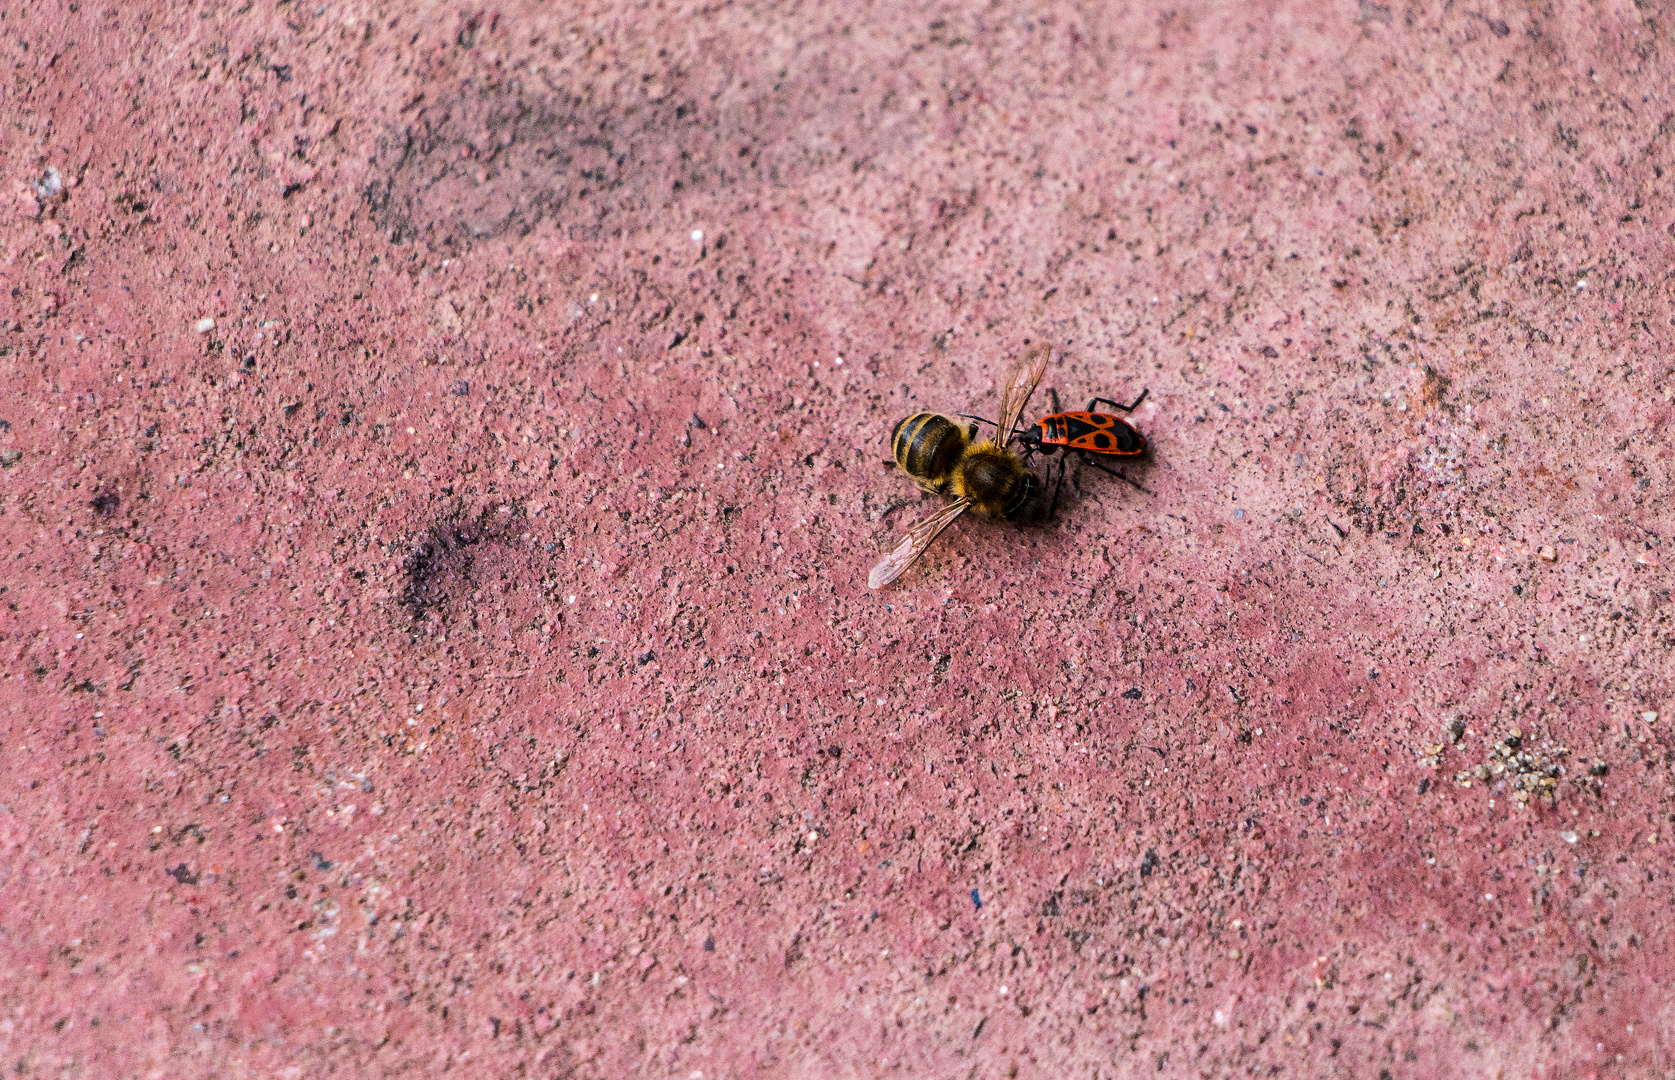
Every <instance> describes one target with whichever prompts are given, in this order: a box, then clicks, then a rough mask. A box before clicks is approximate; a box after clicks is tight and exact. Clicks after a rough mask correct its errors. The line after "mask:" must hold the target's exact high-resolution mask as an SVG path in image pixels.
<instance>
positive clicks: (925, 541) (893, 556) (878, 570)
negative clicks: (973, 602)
mask: <svg viewBox="0 0 1675 1080" xmlns="http://www.w3.org/2000/svg"><path fill="white" fill-rule="evenodd" d="M970 505H971V500H970V499H960V500H958V501H956V502H951V503H949V504H948V505H947V506H944V507H943V508H942V509H940V510H938V511H937V512H936V513H934V514H932V515H931V516H930V517H928V518H925V519H923V520H921V521H917V522H914V523H913V524H912V525H911V526H909V527H908V530H907V531H906V532H905V533H902V537H901V543H899V544H897V545H896V549H895V550H894V551H892V552H890V554H888V555H886V556H884V558H882V559H880V560H879V562H878V565H877V566H875V567H873V568H872V573H870V574H868V575H867V588H869V589H882V588H883V587H884V586H886V585H888V584H890V582H892V581H894V580H896V579H897V578H899V577H901V576H902V574H903V573H904V572H905V571H906V570H907V568H908V567H910V566H912V565H913V563H914V561H915V560H916V559H918V558H919V556H921V555H923V554H924V553H925V549H926V548H928V547H930V546H931V541H933V540H935V539H936V538H937V537H938V536H939V535H940V534H941V533H942V530H943V529H946V528H947V527H948V526H950V525H952V524H953V523H954V519H955V518H957V517H959V516H960V515H961V514H963V513H965V511H966V507H968V506H970Z"/></svg>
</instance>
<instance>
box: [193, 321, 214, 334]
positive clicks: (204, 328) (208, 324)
mask: <svg viewBox="0 0 1675 1080" xmlns="http://www.w3.org/2000/svg"><path fill="white" fill-rule="evenodd" d="M193 329H194V330H196V331H197V332H198V333H200V334H207V333H209V332H210V331H211V330H214V329H215V320H214V319H211V318H208V317H205V318H202V319H199V320H198V323H197V325H196V326H194V327H193Z"/></svg>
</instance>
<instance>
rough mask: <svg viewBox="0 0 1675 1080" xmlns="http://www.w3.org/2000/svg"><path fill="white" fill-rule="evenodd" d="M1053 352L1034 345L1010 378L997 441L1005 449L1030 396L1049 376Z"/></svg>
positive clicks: (1003, 400)
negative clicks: (1037, 385) (1048, 363)
mask: <svg viewBox="0 0 1675 1080" xmlns="http://www.w3.org/2000/svg"><path fill="white" fill-rule="evenodd" d="M1052 352H1053V350H1052V346H1050V345H1031V346H1030V347H1029V348H1027V349H1025V350H1024V354H1023V355H1022V356H1020V357H1019V358H1018V362H1017V364H1015V365H1014V366H1013V368H1012V372H1011V374H1009V375H1007V376H1006V389H1005V391H1003V392H1002V393H1001V395H1000V428H999V430H998V431H997V432H996V434H995V441H996V442H998V443H999V444H1000V445H1001V446H1005V445H1007V444H1008V443H1010V442H1011V441H1012V436H1013V434H1015V432H1014V430H1013V429H1014V428H1016V427H1017V424H1018V417H1019V416H1021V415H1022V414H1023V411H1024V406H1025V405H1028V404H1029V398H1030V395H1031V394H1033V393H1035V384H1036V383H1038V382H1040V381H1041V376H1042V375H1043V374H1044V373H1045V372H1046V370H1047V359H1048V357H1050V356H1051V355H1052Z"/></svg>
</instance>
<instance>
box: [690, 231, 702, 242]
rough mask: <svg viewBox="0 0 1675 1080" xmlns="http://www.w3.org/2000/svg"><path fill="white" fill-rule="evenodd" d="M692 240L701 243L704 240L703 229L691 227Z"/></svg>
mask: <svg viewBox="0 0 1675 1080" xmlns="http://www.w3.org/2000/svg"><path fill="white" fill-rule="evenodd" d="M692 242H693V243H694V244H702V243H703V242H704V230H702V229H693V230H692Z"/></svg>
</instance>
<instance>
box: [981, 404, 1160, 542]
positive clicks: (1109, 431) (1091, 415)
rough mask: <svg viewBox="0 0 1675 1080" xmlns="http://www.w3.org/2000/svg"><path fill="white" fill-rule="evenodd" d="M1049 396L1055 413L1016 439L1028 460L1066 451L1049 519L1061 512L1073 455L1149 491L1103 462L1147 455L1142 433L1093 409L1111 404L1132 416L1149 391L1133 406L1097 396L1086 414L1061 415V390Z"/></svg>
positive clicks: (1126, 423)
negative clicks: (1060, 492) (1061, 503)
mask: <svg viewBox="0 0 1675 1080" xmlns="http://www.w3.org/2000/svg"><path fill="white" fill-rule="evenodd" d="M1047 393H1048V394H1050V395H1052V399H1053V412H1052V414H1051V415H1049V416H1043V417H1042V418H1041V419H1039V420H1037V421H1036V422H1035V423H1034V424H1032V425H1030V426H1029V427H1027V428H1025V429H1024V430H1022V431H1020V432H1019V433H1018V434H1017V435H1016V436H1014V438H1015V439H1016V440H1017V441H1018V442H1021V443H1023V444H1024V456H1025V458H1026V459H1027V458H1028V457H1029V455H1031V454H1037V453H1039V454H1051V453H1053V452H1055V451H1059V450H1062V451H1064V458H1063V459H1062V460H1060V462H1059V478H1058V483H1057V484H1056V485H1054V487H1053V505H1052V507H1051V509H1049V510H1048V511H1047V516H1048V517H1049V518H1051V517H1052V516H1053V512H1054V511H1055V510H1057V509H1058V503H1059V488H1061V487H1063V486H1064V471H1065V468H1066V466H1068V465H1069V463H1070V455H1071V453H1072V452H1074V453H1076V454H1079V455H1081V457H1082V460H1083V461H1086V462H1087V463H1088V464H1090V465H1092V466H1094V467H1095V468H1096V469H1099V470H1100V471H1101V472H1107V473H1110V474H1111V475H1112V476H1114V477H1116V478H1117V479H1118V480H1121V481H1122V482H1123V483H1125V484H1133V486H1135V487H1137V488H1140V490H1141V491H1145V490H1146V489H1145V488H1143V487H1140V485H1139V484H1136V483H1135V482H1134V481H1133V480H1130V479H1129V478H1128V477H1126V476H1124V475H1123V474H1122V473H1120V472H1118V471H1117V470H1115V469H1113V468H1110V467H1109V466H1107V465H1104V464H1102V463H1101V462H1100V459H1101V458H1110V457H1139V456H1140V455H1141V454H1144V453H1145V452H1146V438H1145V436H1144V435H1141V434H1140V432H1139V431H1137V430H1135V427H1134V425H1133V424H1130V423H1129V422H1128V421H1127V420H1124V419H1123V418H1122V417H1120V416H1113V415H1111V414H1110V413H1102V412H1095V411H1094V409H1095V407H1096V406H1099V405H1109V406H1111V408H1113V409H1121V410H1122V411H1123V412H1125V413H1131V412H1133V411H1134V410H1135V409H1137V408H1139V407H1140V403H1141V402H1142V401H1145V400H1146V395H1147V394H1149V393H1151V390H1150V389H1149V388H1148V389H1145V390H1142V391H1140V396H1139V397H1137V398H1135V399H1134V403H1133V404H1132V405H1124V404H1123V403H1122V402H1120V401H1112V400H1111V399H1110V398H1102V397H1096V398H1094V399H1093V400H1092V401H1090V402H1088V407H1087V411H1086V412H1060V411H1059V396H1058V391H1056V390H1052V389H1049V390H1048V391H1047Z"/></svg>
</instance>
